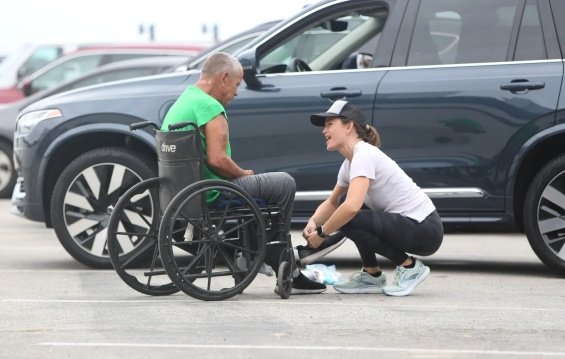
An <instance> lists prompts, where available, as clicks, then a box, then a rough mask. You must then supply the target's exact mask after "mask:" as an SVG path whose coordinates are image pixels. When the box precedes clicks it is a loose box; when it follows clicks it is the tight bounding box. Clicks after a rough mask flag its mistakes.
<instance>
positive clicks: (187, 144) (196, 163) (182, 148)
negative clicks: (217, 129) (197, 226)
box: [155, 122, 204, 217]
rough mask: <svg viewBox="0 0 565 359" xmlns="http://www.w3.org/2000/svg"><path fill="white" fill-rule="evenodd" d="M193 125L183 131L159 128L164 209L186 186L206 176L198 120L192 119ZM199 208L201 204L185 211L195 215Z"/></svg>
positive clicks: (157, 134)
mask: <svg viewBox="0 0 565 359" xmlns="http://www.w3.org/2000/svg"><path fill="white" fill-rule="evenodd" d="M190 127H192V128H191V129H189V130H182V131H169V132H163V131H156V135H155V140H156V144H157V158H158V160H159V163H158V167H159V177H161V178H162V179H163V183H162V185H161V187H160V190H159V204H160V207H161V211H162V212H164V211H165V209H166V208H167V206H168V205H169V203H170V202H171V200H172V199H173V197H174V196H175V195H176V194H177V193H179V192H180V191H181V190H182V189H183V188H185V187H187V186H188V185H190V184H192V183H195V182H198V181H200V180H202V179H204V158H203V155H202V145H201V143H200V133H199V131H198V126H197V125H196V124H195V123H193V122H190ZM183 212H185V211H183ZM190 212H192V211H190ZM199 212H200V208H194V213H186V215H188V216H190V217H196V216H198V213H199Z"/></svg>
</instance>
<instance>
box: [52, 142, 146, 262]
mask: <svg viewBox="0 0 565 359" xmlns="http://www.w3.org/2000/svg"><path fill="white" fill-rule="evenodd" d="M155 173H156V170H155V168H154V166H152V165H151V161H149V160H148V159H147V158H144V157H143V156H140V155H139V154H138V153H135V152H133V151H131V150H128V149H123V148H113V147H108V148H100V149H95V150H92V151H89V152H86V153H84V154H82V155H81V156H79V157H78V158H76V159H75V160H74V161H72V162H71V163H70V164H69V165H68V166H67V167H66V168H65V170H64V171H63V172H62V173H61V175H60V176H59V179H58V180H57V183H56V185H55V188H54V189H53V195H52V197H51V208H50V210H51V220H52V222H53V227H54V228H55V232H56V233H57V237H58V238H59V241H60V242H61V244H62V245H63V247H64V248H65V249H66V250H67V252H69V254H70V255H71V256H73V257H74V258H75V259H76V260H78V261H79V262H81V263H83V264H86V265H87V266H90V267H92V268H112V264H111V262H110V258H109V255H108V249H107V240H106V230H107V227H108V221H109V218H110V215H109V214H108V207H109V206H114V205H115V204H116V202H117V201H118V199H119V198H120V196H121V195H122V194H123V193H124V192H125V191H127V190H128V189H129V188H131V187H132V186H133V185H134V184H136V183H138V182H140V181H142V180H144V179H147V178H151V177H155Z"/></svg>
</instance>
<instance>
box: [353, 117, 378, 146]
mask: <svg viewBox="0 0 565 359" xmlns="http://www.w3.org/2000/svg"><path fill="white" fill-rule="evenodd" d="M354 123H355V128H356V129H357V134H358V135H359V137H361V139H362V140H363V141H365V142H367V143H368V144H370V145H373V146H375V147H381V136H380V135H379V132H378V131H377V129H376V128H374V127H373V126H371V125H365V126H361V125H360V124H358V123H357V122H354Z"/></svg>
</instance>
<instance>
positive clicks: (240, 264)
mask: <svg viewBox="0 0 565 359" xmlns="http://www.w3.org/2000/svg"><path fill="white" fill-rule="evenodd" d="M235 265H236V266H237V268H239V269H241V270H247V264H246V263H245V258H243V256H242V255H241V252H239V253H237V255H236V258H235ZM259 273H261V274H264V275H266V276H267V277H272V276H274V275H275V271H274V270H273V267H271V266H270V265H268V264H267V263H262V264H261V267H260V268H259Z"/></svg>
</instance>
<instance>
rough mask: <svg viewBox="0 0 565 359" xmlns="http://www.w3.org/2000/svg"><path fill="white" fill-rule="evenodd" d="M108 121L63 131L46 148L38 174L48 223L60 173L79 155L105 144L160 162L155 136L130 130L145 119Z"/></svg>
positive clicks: (90, 123) (48, 222)
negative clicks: (52, 198)
mask: <svg viewBox="0 0 565 359" xmlns="http://www.w3.org/2000/svg"><path fill="white" fill-rule="evenodd" d="M123 117H124V116H122V119H121V120H120V121H119V122H116V121H112V122H109V118H104V119H102V120H100V121H97V122H96V123H92V121H89V123H88V124H84V125H81V126H77V127H74V128H72V129H69V130H68V131H65V132H63V133H62V134H61V135H60V136H59V137H57V139H56V141H53V142H52V143H51V144H50V145H49V147H47V149H46V151H45V153H44V157H45V158H47V160H46V161H42V166H41V168H40V169H39V173H40V174H43V180H42V181H40V183H42V189H41V190H42V191H41V192H42V205H43V211H44V213H45V223H46V224H47V226H49V227H51V214H50V211H49V208H50V206H51V203H50V202H51V195H52V193H53V188H54V187H55V183H56V181H57V179H58V178H59V176H60V175H61V172H62V171H63V170H64V169H65V168H66V167H67V166H68V165H69V164H70V163H71V162H72V161H73V160H74V159H76V158H77V157H78V156H80V155H82V154H83V153H86V152H88V151H91V150H95V149H97V148H103V147H117V148H128V149H132V150H134V151H135V152H137V153H140V154H141V155H143V156H145V157H147V158H149V159H154V161H155V163H156V161H157V155H156V152H155V139H154V136H153V135H152V134H150V133H148V132H146V131H130V129H129V124H130V123H134V122H138V121H143V119H139V118H132V117H129V121H126V122H123Z"/></svg>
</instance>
